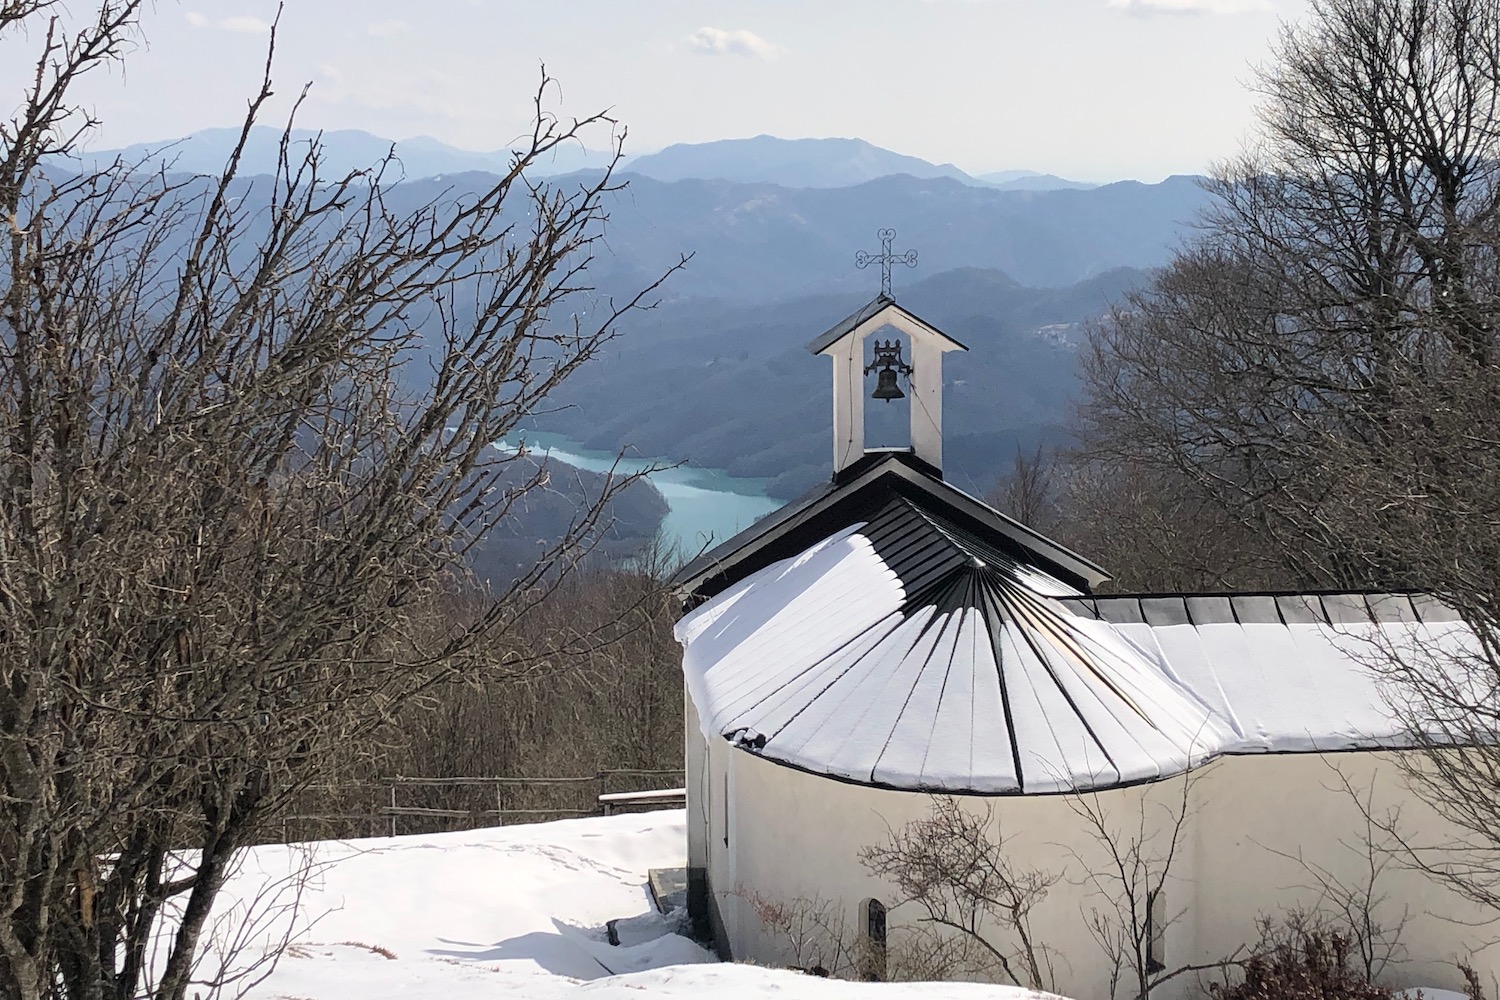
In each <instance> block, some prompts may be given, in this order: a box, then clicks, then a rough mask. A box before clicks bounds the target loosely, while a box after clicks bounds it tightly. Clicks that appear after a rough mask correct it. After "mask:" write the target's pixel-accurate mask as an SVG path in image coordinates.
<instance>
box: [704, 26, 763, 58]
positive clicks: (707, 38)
mask: <svg viewBox="0 0 1500 1000" xmlns="http://www.w3.org/2000/svg"><path fill="white" fill-rule="evenodd" d="M688 44H689V45H691V46H692V47H693V49H694V50H695V51H697V52H701V53H703V54H704V55H708V56H723V55H730V56H750V57H751V58H754V59H775V58H776V57H777V56H778V55H780V54H781V50H780V49H779V48H777V47H776V46H775V45H772V44H771V43H770V42H768V41H766V40H765V39H764V38H762V37H760V36H759V35H757V34H756V33H755V32H753V31H746V30H745V29H744V28H739V29H736V30H734V31H726V30H725V29H723V28H699V29H698V30H697V31H695V32H693V34H692V35H691V36H690V37H689V38H688Z"/></svg>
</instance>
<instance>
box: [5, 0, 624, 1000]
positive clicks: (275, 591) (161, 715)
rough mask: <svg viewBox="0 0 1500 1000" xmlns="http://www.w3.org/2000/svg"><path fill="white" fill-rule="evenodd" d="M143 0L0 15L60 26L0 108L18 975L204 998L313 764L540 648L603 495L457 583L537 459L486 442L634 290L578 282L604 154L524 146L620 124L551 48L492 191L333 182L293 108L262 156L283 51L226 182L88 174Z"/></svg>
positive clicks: (594, 227)
mask: <svg viewBox="0 0 1500 1000" xmlns="http://www.w3.org/2000/svg"><path fill="white" fill-rule="evenodd" d="M141 6H142V5H141V3H140V2H139V0H105V2H101V3H99V4H98V6H97V8H96V9H95V11H94V12H93V14H92V15H91V16H89V17H86V18H83V19H81V20H76V21H66V20H65V19H64V17H63V15H64V11H63V10H62V8H61V6H60V5H59V4H57V3H55V2H54V0H13V2H5V3H0V41H4V42H6V43H8V44H18V42H17V39H32V40H34V42H35V44H36V46H37V51H36V53H35V55H36V60H35V65H36V72H35V75H34V78H33V80H32V83H31V85H30V87H29V88H28V90H27V93H26V94H24V95H23V96H22V98H21V100H20V102H19V110H18V111H17V112H16V114H15V116H14V117H12V118H11V119H10V120H8V121H6V122H5V123H4V124H0V227H3V232H0V238H3V242H4V247H3V263H0V442H3V447H4V449H5V459H4V462H3V465H0V996H5V997H15V998H24V1000H41V998H44V997H70V998H71V997H78V998H83V997H89V998H117V1000H125V998H130V997H135V996H142V995H152V996H158V997H163V998H173V1000H179V998H182V997H184V996H186V995H187V993H188V991H189V986H190V984H191V983H192V982H193V978H194V973H193V968H194V963H195V957H196V955H197V954H198V952H199V947H200V943H201V940H202V938H203V935H204V933H205V928H206V927H208V925H209V918H210V913H211V910H212V907H213V903H214V900H215V897H216V895H217V893H218V891H219V889H220V888H221V886H222V885H223V884H224V881H225V879H226V878H227V876H228V874H229V872H230V870H231V865H232V862H233V859H234V858H235V856H236V852H237V851H238V850H239V849H240V848H241V847H242V846H243V845H244V844H246V843H247V842H250V841H251V840H252V839H253V838H255V836H256V833H257V831H258V830H259V829H260V828H261V827H262V825H263V824H265V823H267V822H268V821H270V820H271V819H272V818H274V816H275V815H276V813H277V810H278V809H280V808H282V807H283V806H284V804H285V803H286V802H287V801H289V798H290V797H291V796H292V795H294V794H295V793H296V792H297V790H298V789H299V788H300V787H301V786H303V785H305V784H306V783H308V782H309V781H311V780H312V779H313V778H314V777H315V776H316V775H317V774H318V773H319V771H320V768H321V767H322V766H323V765H324V763H325V762H327V761H329V760H332V759H336V758H338V757H339V751H340V750H342V749H343V748H346V747H349V746H357V745H359V744H360V742H361V741H362V740H364V739H365V738H366V737H367V736H368V735H369V734H370V733H372V732H373V731H375V730H377V729H378V728H379V727H380V726H381V725H382V723H383V722H384V720H386V719H388V718H389V717H390V716H391V715H392V713H394V712H396V711H397V710H398V709H400V708H401V707H402V706H403V705H405V704H407V703H409V702H410V701H411V700H412V699H413V698H414V697H417V696H419V695H420V694H422V693H423V692H424V691H427V690H430V689H431V688H432V686H433V685H435V684H437V683H440V682H441V681H442V679H444V678H446V677H449V676H452V675H453V674H454V673H455V672H465V671H467V672H488V673H491V674H496V675H517V674H520V673H523V672H525V671H526V670H528V669H530V668H532V667H534V666H535V665H536V664H538V663H540V662H543V661H544V659H545V657H546V656H547V655H548V654H549V651H548V650H546V649H539V648H537V647H535V646H534V645H531V644H528V643H523V642H520V641H518V640H517V639H516V635H517V629H518V623H520V622H522V621H524V620H526V618H527V617H528V616H529V615H533V614H535V613H536V612H537V609H538V608H539V607H541V606H543V604H544V602H545V599H546V595H547V593H548V592H549V591H550V590H551V589H553V588H555V587H556V586H558V585H559V583H558V581H559V580H560V571H562V570H564V569H566V568H567V566H568V565H570V564H571V563H572V562H573V561H574V559H576V557H577V554H578V552H579V551H580V549H581V547H584V546H586V545H587V541H588V539H589V538H590V537H593V529H594V528H595V527H596V526H597V522H598V519H599V516H600V510H601V506H600V505H599V504H594V505H591V506H590V507H589V508H588V509H586V510H584V511H581V512H580V515H579V517H578V519H577V521H576V522H575V524H574V525H573V528H572V530H570V531H569V532H568V534H567V537H566V538H565V539H563V540H562V541H561V542H560V543H558V544H557V545H555V546H553V547H551V548H550V549H549V550H548V551H546V552H544V553H542V555H541V557H540V559H539V560H538V562H537V564H536V566H535V567H534V568H533V569H532V570H531V571H530V572H527V573H524V574H522V575H521V577H520V579H518V580H517V581H516V582H515V583H514V584H513V585H512V586H510V587H509V588H507V589H506V590H504V591H503V592H501V593H492V594H488V595H486V596H484V597H483V598H482V599H471V600H461V601H456V600H453V599H452V597H453V595H454V594H457V593H459V592H461V591H462V590H463V589H464V588H465V587H467V586H468V585H469V584H468V582H467V580H466V575H465V572H464V557H465V554H466V552H467V551H468V549H469V547H470V546H472V545H473V544H474V543H475V541H476V540H477V539H479V538H481V537H483V535H484V534H485V533H486V532H487V531H488V530H489V528H490V527H491V526H493V525H494V524H496V523H497V522H502V521H503V520H504V519H505V518H506V516H507V511H508V510H510V509H511V507H512V505H514V504H515V503H517V502H518V501H519V499H520V498H521V497H523V496H524V495H525V494H526V493H527V492H528V491H530V490H533V489H536V488H539V487H540V486H542V485H544V484H545V477H546V471H545V470H544V469H542V470H536V471H533V472H532V473H531V474H530V475H525V476H521V477H519V478H518V479H511V480H507V479H506V476H505V473H506V470H507V467H508V465H509V463H511V462H512V461H514V456H509V455H506V454H502V453H500V452H498V451H497V450H496V449H495V448H493V447H492V442H496V441H498V440H500V439H502V438H503V437H504V436H505V435H506V434H507V433H509V432H510V431H512V430H513V429H514V428H515V427H516V425H517V422H518V421H519V420H521V419H522V418H523V417H524V416H525V415H526V414H527V413H529V412H531V411H532V410H533V409H534V408H535V407H536V406H537V404H538V403H539V402H540V401H541V400H543V399H544V398H545V397H546V396H547V394H548V393H549V392H551V391H552V390H553V389H554V388H555V387H556V386H557V385H558V384H559V383H560V382H561V381H562V380H564V379H566V378H567V377H568V375H569V374H570V373H571V372H573V371H574V370H575V369H576V368H577V367H578V366H579V365H580V364H583V363H584V362H586V361H587V360H588V359H589V358H591V357H592V356H594V355H595V354H596V353H597V352H598V351H599V349H600V347H601V346H602V345H603V344H605V343H607V342H608V341H609V339H610V338H611V337H612V336H614V335H615V332H616V329H617V323H618V321H619V320H620V318H621V317H622V316H623V315H624V314H625V313H627V312H628V311H629V310H631V309H634V308H636V307H638V306H639V305H641V304H642V302H643V299H642V297H641V295H634V296H631V297H629V298H628V299H626V300H625V301H624V302H620V303H613V302H609V301H599V300H598V298H599V297H598V296H592V295H591V289H590V288H589V285H588V283H587V280H586V276H587V268H588V266H589V264H590V262H591V260H592V259H593V254H594V252H595V250H596V248H597V247H598V245H599V240H600V238H601V234H602V231H603V225H604V223H605V212H604V208H603V204H604V198H605V197H606V195H607V194H608V193H609V192H610V191H612V190H614V189H615V187H616V183H615V181H614V180H613V178H612V176H611V174H610V172H609V171H605V172H604V173H603V174H602V175H598V176H594V177H592V178H589V179H584V180H574V181H571V182H569V183H568V184H566V185H547V184H544V183H542V182H539V181H537V180H535V179H533V177H532V176H531V167H532V166H533V165H534V164H536V163H538V162H540V161H542V160H543V159H545V157H547V156H548V154H549V153H550V152H551V151H552V150H554V149H556V148H557V147H558V146H559V145H561V144H564V143H568V142H572V141H576V140H577V137H578V136H579V135H580V134H581V132H583V131H585V130H589V129H593V128H595V127H603V128H606V129H608V128H609V127H610V125H611V123H610V121H609V120H608V119H607V118H604V117H603V116H593V117H590V118H585V119H582V120H577V121H566V120H560V119H558V118H557V117H556V116H554V115H552V114H550V113H548V112H547V111H546V103H547V93H548V86H549V84H548V81H547V80H546V79H545V75H544V78H543V81H542V85H541V88H540V89H539V90H538V92H537V94H536V95H535V98H534V100H535V110H536V124H535V129H534V131H533V132H532V134H531V135H529V136H528V137H526V139H525V141H524V142H522V143H521V148H520V149H519V150H518V152H517V153H516V154H515V156H514V157H513V160H512V163H511V167H510V169H509V170H508V171H507V172H506V173H505V174H504V175H503V176H501V177H498V178H495V179H493V181H492V182H490V183H489V184H488V186H484V187H481V188H479V189H476V190H453V191H448V192H444V193H443V194H441V195H439V196H438V197H436V198H430V199H419V200H416V201H413V200H412V199H411V198H410V197H409V196H408V195H406V193H405V190H404V189H403V188H401V187H399V186H394V185H392V184H391V183H390V180H389V174H390V172H391V163H390V162H389V161H387V162H385V163H381V164H376V165H374V166H373V167H372V168H371V169H369V170H366V171H360V172H357V173H355V174H351V175H348V176H343V177H334V178H330V177H326V176H324V173H323V171H322V164H321V155H320V153H319V150H318V148H317V146H316V145H315V144H314V145H313V146H312V147H311V148H310V149H307V150H306V151H305V152H298V151H297V149H296V148H294V146H293V144H292V143H291V142H290V131H289V129H290V126H288V132H287V133H286V134H285V135H284V136H283V140H282V144H281V156H280V161H279V163H278V167H277V170H276V172H275V176H274V177H271V178H269V179H267V178H261V179H255V180H244V179H241V178H239V177H238V176H237V168H238V164H239V162H240V159H241V156H242V154H243V151H244V149H245V145H246V142H247V139H248V136H249V134H250V128H251V126H252V125H253V124H254V123H255V121H256V119H257V116H258V115H259V114H260V113H261V111H262V109H263V108H264V106H265V103H266V101H267V100H268V99H269V98H270V96H271V84H270V62H269V59H268V63H267V74H266V77H265V80H264V81H263V82H262V85H261V88H260V90H259V92H258V93H257V94H256V95H255V96H254V97H253V98H252V100H251V101H250V108H249V112H248V115H247V117H246V119H245V122H244V126H243V128H242V130H241V133H240V138H239V142H238V144H237V145H236V147H235V149H234V151H233V152H232V153H231V155H230V157H229V159H228V162H227V164H226V168H225V170H224V172H223V174H222V176H220V177H217V178H200V177H186V178H185V177H179V176H173V175H168V174H166V173H164V172H162V171H160V170H157V171H155V172H152V171H149V170H133V169H131V167H132V165H131V164H123V163H117V164H115V165H113V166H111V167H110V168H108V169H102V170H89V169H86V170H82V171H80V170H79V169H78V166H77V161H74V160H70V159H69V154H70V152H71V151H72V150H73V149H74V148H75V146H76V143H77V140H78V139H79V138H80V137H81V136H83V135H84V134H86V133H87V131H88V130H89V128H90V127H91V126H92V125H93V124H94V123H93V122H92V121H91V120H90V118H89V116H88V115H87V114H86V113H85V112H84V111H82V110H81V109H80V108H79V106H78V105H77V104H76V102H75V100H74V99H73V97H72V92H73V90H74V88H75V85H76V84H77V82H78V81H79V79H80V78H81V77H82V76H83V75H84V74H87V73H89V72H91V71H93V70H95V69H97V68H99V67H100V66H103V65H107V64H110V63H113V62H118V61H119V60H121V59H122V58H123V57H124V56H125V54H126V53H127V52H128V51H129V49H130V47H131V45H132V44H133V42H134V41H135V39H137V38H138V14H139V13H140V10H141ZM272 47H273V48H274V32H273V35H272ZM644 294H649V289H648V290H647V291H646V292H643V293H642V295H644ZM585 301H587V303H588V304H587V306H586V307H585V306H584V304H583V303H584V302H585ZM574 303H578V304H577V305H575V304H574ZM585 316H586V317H587V321H585ZM616 485H618V483H616ZM612 488H613V487H612ZM606 492H608V491H606ZM575 638H577V637H575ZM577 641H581V642H587V640H586V639H577ZM169 911H170V912H171V914H172V918H171V919H170V920H167V919H165V916H164V915H165V914H167V913H168V912H169Z"/></svg>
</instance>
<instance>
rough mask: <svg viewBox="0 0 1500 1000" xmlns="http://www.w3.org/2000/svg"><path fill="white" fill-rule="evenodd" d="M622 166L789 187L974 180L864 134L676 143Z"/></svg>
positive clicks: (671, 176) (670, 175)
mask: <svg viewBox="0 0 1500 1000" xmlns="http://www.w3.org/2000/svg"><path fill="white" fill-rule="evenodd" d="M626 170H627V171H628V172H630V173H633V174H639V175H641V176H642V177H650V178H652V179H653V180H658V181H681V180H690V179H691V180H721V181H735V182H738V183H742V184H778V185H780V186H782V187H790V188H832V187H848V186H850V185H852V184H863V183H864V182H865V181H871V180H875V179H876V178H878V177H889V176H891V175H893V174H907V175H909V176H912V177H922V178H930V177H947V178H951V179H953V180H957V181H961V182H963V183H965V184H974V183H976V182H975V180H974V178H972V177H970V176H969V175H968V174H966V173H964V172H963V171H962V170H960V169H958V168H957V167H955V166H954V165H953V164H951V163H929V162H928V161H926V160H923V159H921V158H919V157H916V156H907V155H905V154H903V153H894V152H892V151H891V150H889V149H882V148H881V147H879V146H875V145H872V144H870V143H868V142H865V141H864V140H863V139H778V138H777V137H776V136H773V135H758V136H755V137H754V138H753V139H721V140H719V141H717V142H699V143H679V144H677V145H675V146H668V147H667V148H666V149H663V150H662V151H661V152H659V153H649V154H647V155H645V156H640V157H637V158H636V159H634V160H632V161H631V162H630V165H629V166H628V167H627V168H626Z"/></svg>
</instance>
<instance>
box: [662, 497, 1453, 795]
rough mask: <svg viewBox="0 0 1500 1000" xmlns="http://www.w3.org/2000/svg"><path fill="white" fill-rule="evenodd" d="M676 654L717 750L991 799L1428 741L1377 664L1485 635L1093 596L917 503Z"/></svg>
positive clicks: (753, 584) (781, 567)
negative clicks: (730, 747)
mask: <svg viewBox="0 0 1500 1000" xmlns="http://www.w3.org/2000/svg"><path fill="white" fill-rule="evenodd" d="M1372 602H1373V603H1372ZM677 637H678V639H679V641H681V643H682V645H683V647H684V660H683V663H684V670H685V673H686V678H687V684H688V688H689V692H690V694H691V696H692V698H693V702H694V705H695V706H696V707H697V709H698V713H699V718H700V721H701V724H702V726H703V729H704V732H705V734H707V735H708V736H709V737H710V738H720V737H722V738H726V739H730V740H732V741H734V742H735V743H736V744H738V745H739V746H741V747H744V748H745V749H747V750H750V751H752V752H754V753H757V754H759V755H760V756H762V757H765V758H767V759H770V760H773V761H776V762H778V763H782V764H786V765H789V766H792V767H796V768H800V769H803V770H806V771H810V772H813V773H816V774H823V775H828V776H830V777H834V778H838V779H841V780H846V781H853V782H858V783H862V784H870V785H876V786H881V787H888V788H900V789H912V790H923V791H950V792H970V793H979V794H991V795H1004V794H1045V793H1055V792H1066V791H1082V790H1090V789H1099V788H1108V787H1112V786H1117V785H1126V784H1133V783H1138V782H1143V781H1152V780H1156V779H1158V778H1162V777H1166V776H1169V775H1172V774H1178V773H1181V772H1182V771H1184V770H1186V769H1188V768H1189V767H1191V766H1194V765H1196V764H1200V763H1202V762H1204V761H1206V760H1208V759H1209V758H1211V757H1214V756H1217V755H1220V754H1226V753H1264V752H1296V751H1312V750H1321V751H1331V750H1348V749H1358V748H1377V747H1391V746H1402V745H1411V744H1412V742H1413V740H1412V737H1411V734H1410V733H1409V732H1408V731H1407V730H1406V729H1405V727H1404V725H1403V723H1402V721H1401V720H1400V719H1399V718H1397V717H1396V713H1394V712H1393V711H1392V710H1391V709H1390V708H1389V706H1388V700H1387V697H1386V695H1385V692H1384V691H1383V690H1382V685H1381V682H1380V679H1379V677H1378V676H1377V674H1376V673H1374V672H1372V670H1371V669H1370V664H1371V662H1372V661H1373V659H1374V658H1375V657H1377V656H1378V655H1379V653H1380V651H1381V650H1382V649H1383V648H1389V647H1391V646H1396V647H1399V648H1406V649H1428V650H1443V649H1453V650H1461V649H1462V648H1464V647H1465V644H1466V643H1467V642H1468V641H1469V639H1470V638H1471V637H1470V634H1469V633H1468V631H1467V629H1466V627H1465V626H1464V625H1463V623H1462V622H1460V621H1458V620H1456V616H1454V615H1453V614H1452V613H1451V612H1449V611H1447V609H1444V608H1442V607H1441V606H1440V605H1437V604H1436V603H1434V602H1431V601H1423V600H1422V599H1418V600H1417V602H1416V603H1413V600H1412V599H1410V598H1408V597H1406V596H1405V595H1382V596H1380V597H1378V598H1367V597H1365V596H1361V595H1323V596H1318V595H1291V596H1282V597H1276V596H1272V595H1238V596H1234V597H1228V596H1220V597H1183V596H1175V597H1174V596H1170V595H1168V596H1163V597H1148V598H1098V599H1095V598H1089V597H1085V596H1084V595H1081V594H1079V593H1078V592H1077V591H1076V590H1073V589H1072V588H1071V587H1070V586H1069V585H1068V584H1066V583H1064V582H1062V581H1060V580H1058V579H1056V578H1053V577H1051V576H1049V575H1048V574H1046V573H1044V572H1042V571H1041V570H1039V569H1037V568H1036V567H1034V566H1030V565H1026V564H1025V563H1023V562H1020V561H1018V559H1017V558H1016V557H1015V554H1014V550H1010V551H1002V550H1001V549H1000V548H997V547H995V546H994V545H991V544H989V543H987V542H986V540H985V539H984V538H983V537H981V536H979V535H977V534H975V533H973V532H972V531H970V530H968V529H966V528H965V527H964V526H962V525H960V524H958V523H955V522H953V521H950V520H947V519H945V518H944V517H943V516H941V515H937V514H934V513H933V512H932V511H930V510H925V509H923V508H922V507H921V506H920V505H919V504H917V503H915V502H913V501H912V500H910V499H907V498H901V497H895V498H893V499H892V500H891V501H890V503H888V504H887V505H886V506H885V507H884V508H883V509H882V510H881V511H880V512H879V513H877V514H876V515H874V516H872V517H871V518H870V519H869V520H867V521H862V522H860V523H857V524H855V525H853V526H852V527H849V528H847V529H845V530H843V531H841V532H838V533H836V534H834V535H832V536H831V537H829V538H827V539H825V540H823V541H822V542H819V543H818V544H815V545H813V546H811V547H809V548H808V549H806V550H805V551H803V552H802V553H800V554H799V555H797V556H794V557H792V558H789V559H784V560H782V561H780V562H777V563H774V564H772V565H770V566H767V567H765V568H763V569H761V570H760V571H758V572H756V573H753V574H751V575H750V576H747V577H746V578H744V579H742V580H740V581H739V582H738V583H736V584H735V585H733V586H732V587H730V588H729V589H727V590H725V591H723V592H722V593H720V594H718V596H716V597H715V598H714V599H712V600H710V601H709V602H708V603H706V604H704V605H703V606H701V607H699V608H698V609H697V610H695V611H694V612H692V613H691V614H689V615H687V616H686V617H684V618H683V619H682V621H681V622H679V623H678V626H677Z"/></svg>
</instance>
